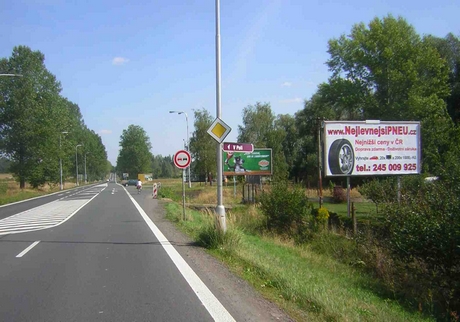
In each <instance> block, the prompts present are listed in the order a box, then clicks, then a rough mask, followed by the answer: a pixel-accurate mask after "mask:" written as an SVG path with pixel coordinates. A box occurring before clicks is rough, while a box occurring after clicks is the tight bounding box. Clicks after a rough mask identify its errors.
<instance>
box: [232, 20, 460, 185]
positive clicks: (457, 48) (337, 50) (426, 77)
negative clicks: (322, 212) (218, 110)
mask: <svg viewBox="0 0 460 322" xmlns="http://www.w3.org/2000/svg"><path fill="white" fill-rule="evenodd" d="M328 52H329V54H330V59H329V60H328V61H327V65H328V66H329V69H330V71H331V72H332V76H331V77H330V78H329V80H328V82H326V83H322V84H320V85H319V86H318V89H317V92H316V93H315V94H314V95H313V96H312V97H311V98H310V99H309V100H306V101H305V104H304V108H303V109H302V110H300V111H298V112H297V113H296V114H295V115H294V116H291V115H287V114H286V115H278V116H275V115H274V114H273V112H272V110H271V106H270V104H269V103H256V104H255V105H250V106H248V107H246V108H245V109H244V110H243V125H242V126H239V128H238V132H239V135H238V140H239V141H240V142H251V143H254V145H255V146H256V147H271V148H273V153H274V161H275V168H274V171H275V175H276V176H278V177H282V178H285V177H289V178H291V179H295V180H296V181H297V180H304V181H307V182H311V181H312V182H316V180H317V176H318V171H317V155H318V126H320V122H319V121H318V120H321V119H324V120H365V119H379V120H386V121H399V120H404V121H411V120H414V121H415V120H416V121H421V124H422V143H423V145H422V151H423V153H422V156H423V160H422V164H423V167H424V168H423V171H424V172H426V173H432V174H439V173H441V172H442V170H443V169H444V168H445V167H446V160H447V156H448V155H450V157H449V158H450V159H455V156H457V159H458V156H460V150H459V147H458V144H457V142H458V141H459V140H460V136H459V128H458V122H459V115H460V39H459V38H458V37H455V36H454V35H452V34H449V35H447V36H446V37H445V38H437V37H434V36H425V37H420V36H419V35H418V34H417V33H416V32H415V30H414V28H413V27H412V26H410V25H409V24H408V23H407V22H406V21H405V20H404V19H403V18H394V17H392V16H387V17H385V18H383V19H378V18H375V19H374V20H372V21H371V22H370V23H369V25H368V26H366V25H364V24H362V23H361V24H357V25H355V26H354V27H353V28H352V30H351V33H350V34H349V35H348V36H345V35H343V36H341V37H339V38H338V39H332V40H330V41H329V50H328Z"/></svg>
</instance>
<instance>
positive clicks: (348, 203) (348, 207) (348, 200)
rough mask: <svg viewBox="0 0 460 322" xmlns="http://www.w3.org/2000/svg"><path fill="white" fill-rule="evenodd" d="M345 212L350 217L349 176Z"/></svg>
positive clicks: (348, 178)
mask: <svg viewBox="0 0 460 322" xmlns="http://www.w3.org/2000/svg"><path fill="white" fill-rule="evenodd" d="M347 214H348V217H350V176H347Z"/></svg>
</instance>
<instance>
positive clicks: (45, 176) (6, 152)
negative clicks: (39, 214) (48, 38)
mask: <svg viewBox="0 0 460 322" xmlns="http://www.w3.org/2000/svg"><path fill="white" fill-rule="evenodd" d="M0 72H1V73H5V74H14V75H15V76H10V77H2V76H0V158H2V159H3V161H2V164H8V166H9V168H8V171H10V172H12V173H13V174H14V176H15V177H16V178H17V180H18V181H19V184H20V188H21V189H23V188H25V184H26V182H28V183H29V184H31V185H32V186H33V187H39V186H42V185H44V184H45V183H51V184H57V183H58V182H59V181H60V160H62V169H63V176H64V178H68V177H73V178H74V177H75V175H76V163H77V161H76V154H77V158H78V160H79V161H78V168H79V169H78V173H79V174H83V173H84V160H85V159H86V173H87V175H88V180H100V179H102V178H103V177H105V175H106V174H107V173H108V172H109V171H110V170H111V165H110V163H109V162H108V161H107V152H106V150H105V146H104V145H103V143H102V140H101V137H100V136H99V135H98V134H97V133H95V132H94V131H93V130H91V129H89V128H88V127H87V126H86V125H85V123H84V120H83V117H82V114H81V112H80V108H79V106H78V105H77V104H75V103H73V102H71V101H70V100H68V99H67V98H65V97H63V96H62V95H61V91H62V86H61V83H60V82H59V81H58V80H57V79H56V76H54V75H53V74H52V73H51V72H50V71H49V70H48V69H47V68H46V66H45V56H44V55H43V54H42V53H41V52H40V51H33V50H31V49H30V48H29V47H27V46H17V47H15V48H14V49H13V52H12V54H11V56H10V57H8V58H2V59H0ZM80 144H81V146H79V147H77V145H80Z"/></svg>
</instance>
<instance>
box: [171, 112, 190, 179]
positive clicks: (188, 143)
mask: <svg viewBox="0 0 460 322" xmlns="http://www.w3.org/2000/svg"><path fill="white" fill-rule="evenodd" d="M169 113H177V114H184V115H185V122H186V123H187V148H186V150H187V151H188V152H190V140H189V137H188V115H187V113H185V112H183V111H169ZM188 187H189V188H191V187H192V179H191V177H190V166H189V167H188Z"/></svg>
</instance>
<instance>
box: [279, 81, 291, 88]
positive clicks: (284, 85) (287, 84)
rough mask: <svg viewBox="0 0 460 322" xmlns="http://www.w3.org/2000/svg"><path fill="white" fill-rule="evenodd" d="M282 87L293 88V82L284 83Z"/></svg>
mask: <svg viewBox="0 0 460 322" xmlns="http://www.w3.org/2000/svg"><path fill="white" fill-rule="evenodd" d="M281 86H283V87H291V86H292V83H291V82H284V83H283V84H281Z"/></svg>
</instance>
